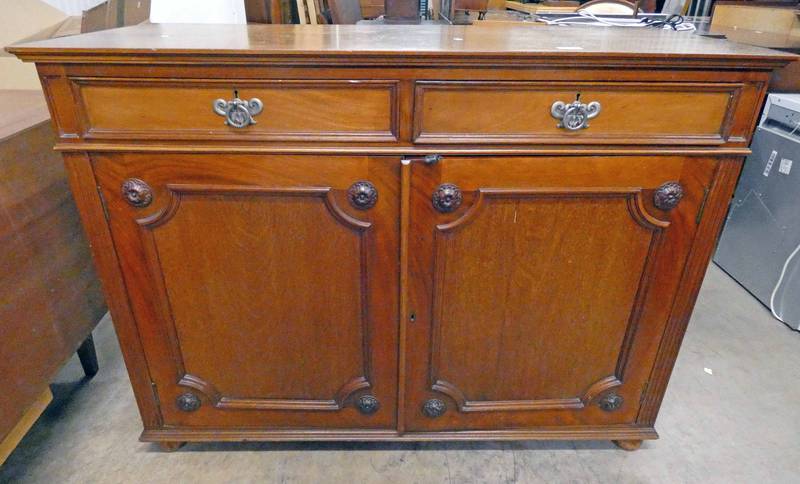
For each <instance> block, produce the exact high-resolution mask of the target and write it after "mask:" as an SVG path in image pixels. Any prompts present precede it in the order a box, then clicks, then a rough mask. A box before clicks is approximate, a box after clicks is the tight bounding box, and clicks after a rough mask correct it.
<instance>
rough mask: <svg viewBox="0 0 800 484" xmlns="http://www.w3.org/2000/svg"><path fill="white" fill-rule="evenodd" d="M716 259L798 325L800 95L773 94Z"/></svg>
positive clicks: (774, 310) (780, 316)
mask: <svg viewBox="0 0 800 484" xmlns="http://www.w3.org/2000/svg"><path fill="white" fill-rule="evenodd" d="M751 149H752V151H753V152H752V154H751V155H750V156H748V157H747V160H746V161H745V164H744V169H743V171H742V176H741V178H740V180H739V185H738V187H737V188H736V193H735V195H734V201H733V205H732V206H731V209H730V212H729V213H728V220H727V222H726V224H725V229H724V230H723V232H722V237H721V238H720V242H719V245H718V247H717V252H716V255H715V256H714V262H716V264H717V265H718V266H720V267H721V268H722V269H723V270H724V271H725V272H727V273H728V274H730V275H731V276H732V277H733V278H734V279H736V280H737V281H738V282H739V284H741V285H742V286H744V288H745V289H747V290H748V291H749V292H750V293H752V294H753V295H754V296H755V297H756V298H758V300H759V301H761V302H762V303H763V304H764V305H766V306H767V307H768V308H769V309H770V310H771V311H772V314H773V315H774V316H775V317H776V318H778V319H779V320H781V321H783V322H784V323H786V324H787V325H789V326H790V327H792V328H793V329H800V255H799V253H800V94H770V95H769V96H768V98H767V106H766V108H765V109H764V114H763V115H762V116H761V121H760V122H759V125H758V128H757V129H756V133H755V135H754V137H753V143H752V146H751Z"/></svg>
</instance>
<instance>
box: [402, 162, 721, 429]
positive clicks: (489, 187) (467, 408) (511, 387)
mask: <svg viewBox="0 0 800 484" xmlns="http://www.w3.org/2000/svg"><path fill="white" fill-rule="evenodd" d="M716 164H717V163H716V161H715V160H713V159H706V158H680V157H666V156H665V157H588V156H587V157H551V158H545V157H541V158H532V157H529V158H524V157H503V158H466V157H464V158H459V157H445V158H444V159H443V161H441V162H440V163H439V164H436V165H432V166H423V165H415V166H413V168H411V170H412V172H411V182H410V185H411V187H410V190H409V192H410V196H411V200H410V222H409V224H410V228H409V234H410V237H409V247H408V254H409V257H408V260H409V277H408V280H409V283H408V287H409V296H408V316H409V317H408V319H407V322H406V323H404V324H405V325H406V334H407V337H406V341H405V347H406V348H407V358H406V364H405V370H404V373H405V381H406V393H407V395H408V396H407V398H406V402H405V412H404V413H405V415H406V417H405V418H406V422H407V429H408V430H411V431H431V430H463V429H514V428H533V427H547V426H559V427H565V426H576V427H582V426H583V427H586V426H595V427H600V426H608V425H631V424H635V423H636V421H637V413H638V411H639V404H640V400H641V397H642V392H643V390H644V388H645V386H646V382H647V379H648V375H649V374H650V371H651V369H652V367H653V362H654V357H655V354H656V351H657V349H658V345H659V342H660V339H661V335H662V333H663V332H664V327H665V324H666V321H667V319H668V316H669V312H670V307H671V305H672V300H673V296H674V294H675V292H676V289H677V286H678V282H679V279H680V276H681V273H682V270H683V266H684V261H685V259H686V257H687V255H688V252H689V248H690V242H691V241H692V239H693V237H694V233H695V227H696V218H697V216H698V211H699V209H700V207H701V204H702V198H703V194H704V187H705V186H708V184H709V183H710V181H711V179H712V177H713V174H714V170H715V167H716ZM669 182H678V183H679V184H680V187H681V188H682V190H683V197H682V198H681V199H680V200H679V203H677V205H676V206H674V207H672V208H671V205H672V203H673V202H675V201H677V200H678V199H679V196H678V192H679V191H680V189H679V188H678V186H677V185H676V184H671V183H669ZM659 188H660V189H659ZM657 205H658V206H657ZM659 207H660V208H659Z"/></svg>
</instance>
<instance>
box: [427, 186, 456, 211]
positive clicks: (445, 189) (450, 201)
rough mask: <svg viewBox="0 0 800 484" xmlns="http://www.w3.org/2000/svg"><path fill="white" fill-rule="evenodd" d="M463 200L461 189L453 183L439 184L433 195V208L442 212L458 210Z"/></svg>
mask: <svg viewBox="0 0 800 484" xmlns="http://www.w3.org/2000/svg"><path fill="white" fill-rule="evenodd" d="M462 200H463V197H462V195H461V189H460V188H458V187H457V186H456V185H453V184H452V183H444V184H442V185H439V188H437V189H436V191H435V192H433V197H432V201H433V208H435V209H436V210H438V211H440V212H442V213H448V212H452V211H454V210H456V209H457V208H458V207H460V206H461V202H462Z"/></svg>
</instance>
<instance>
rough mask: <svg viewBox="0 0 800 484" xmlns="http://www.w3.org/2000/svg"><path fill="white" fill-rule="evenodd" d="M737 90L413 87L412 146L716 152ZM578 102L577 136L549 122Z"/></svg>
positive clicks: (626, 85)
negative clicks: (699, 148) (708, 148)
mask: <svg viewBox="0 0 800 484" xmlns="http://www.w3.org/2000/svg"><path fill="white" fill-rule="evenodd" d="M744 87H745V86H744V84H740V83H670V82H664V83H647V84H645V83H635V82H603V83H597V82H547V83H544V82H527V81H497V82H487V81H467V82H465V81H418V82H417V83H416V87H415V94H414V103H415V106H414V108H415V109H414V126H413V138H414V142H415V143H444V144H498V143H500V144H503V143H513V144H526V143H531V144H546V143H557V144H567V143H568V144H575V143H591V144H637V145H644V144H663V145H676V144H680V145H720V144H723V143H725V142H726V141H727V140H728V138H729V137H730V134H731V127H732V122H733V115H734V112H735V109H736V105H737V103H738V100H739V97H740V95H741V91H742V89H743V88H744ZM583 102H585V103H588V104H587V105H586V106H587V107H588V106H591V107H593V108H594V109H595V110H596V111H595V110H593V111H592V112H591V113H588V114H587V115H586V116H588V117H587V119H585V120H584V122H583V123H580V129H566V128H565V127H564V124H563V123H564V120H563V119H556V118H557V117H556V112H555V111H554V106H556V105H560V104H559V103H561V104H563V105H564V106H565V109H566V108H567V107H569V106H572V105H574V104H575V103H578V104H580V103H583ZM600 106H602V113H599V111H600ZM565 114H566V113H562V115H565ZM589 114H591V116H589ZM598 114H599V115H598ZM589 118H591V123H588V119H589ZM584 124H585V125H586V126H584ZM588 124H591V126H589V125H588Z"/></svg>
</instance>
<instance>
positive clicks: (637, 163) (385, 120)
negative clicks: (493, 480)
mask: <svg viewBox="0 0 800 484" xmlns="http://www.w3.org/2000/svg"><path fill="white" fill-rule="evenodd" d="M11 50H12V52H14V53H15V54H17V55H18V56H20V57H21V58H23V59H24V60H27V61H35V62H37V64H38V69H39V73H40V76H41V79H42V83H43V85H44V88H45V90H46V92H47V94H48V97H49V100H50V104H51V108H52V111H53V113H54V118H55V124H56V127H57V131H58V133H59V139H58V142H57V144H56V147H57V149H58V150H59V151H61V152H62V153H63V155H64V158H65V160H66V163H67V166H68V169H69V173H70V179H71V182H72V186H73V189H74V190H75V193H76V196H77V200H78V206H79V208H80V211H81V215H82V218H83V221H84V224H85V225H86V228H87V230H88V232H89V234H90V237H91V240H92V247H93V249H94V255H95V257H96V261H97V265H98V266H99V268H100V272H101V275H102V278H103V280H104V283H105V284H104V286H105V289H106V293H107V296H108V299H109V301H110V305H111V310H112V315H113V317H114V322H115V324H116V327H117V331H118V335H119V338H120V341H121V344H122V348H123V352H124V356H125V359H126V362H127V365H128V368H129V372H130V376H131V381H132V383H133V387H134V390H135V394H136V398H137V401H138V404H139V409H140V411H141V415H142V419H143V421H144V426H145V430H144V433H143V434H142V439H143V440H145V441H158V442H162V443H164V445H165V447H167V448H171V447H174V446H175V445H177V444H178V443H180V442H183V441H213V440H302V439H329V440H330V439H335V440H446V439H455V440H464V439H614V440H617V441H619V442H620V445H622V446H624V447H625V448H635V447H636V446H637V445H638V444H639V443H640V441H641V440H642V439H653V438H656V437H657V434H656V431H655V429H654V423H655V420H656V414H657V413H658V409H659V406H660V405H661V401H662V398H663V396H664V392H665V389H666V386H667V380H668V378H669V375H670V372H671V370H672V367H673V364H674V363H675V358H676V356H677V354H678V347H679V345H680V342H681V338H682V337H683V334H684V330H685V328H686V324H687V322H688V320H689V316H690V314H691V311H692V307H693V305H694V302H695V298H696V297H697V293H698V290H699V288H700V283H701V281H702V278H703V274H704V271H705V268H706V265H707V263H708V261H709V257H710V254H711V251H712V248H713V246H714V240H715V238H716V236H717V233H718V231H719V229H720V225H721V223H722V220H723V218H724V215H725V212H726V207H727V206H728V203H729V200H730V198H731V194H732V192H733V188H734V185H735V182H736V178H737V175H738V173H739V168H740V165H741V163H742V159H743V157H744V156H745V155H746V154H747V153H748V148H747V146H748V141H749V139H750V135H751V132H752V130H753V125H754V121H755V119H756V115H757V113H758V111H759V108H760V106H761V102H762V100H763V97H764V93H765V86H766V84H767V82H768V80H769V76H770V72H771V71H772V69H774V68H775V67H778V66H781V65H783V64H785V63H786V62H787V61H788V60H790V58H791V57H790V56H789V55H787V54H782V53H776V52H773V51H769V50H765V49H760V48H756V47H745V46H737V45H735V44H731V43H727V42H725V41H720V40H713V39H705V38H701V37H697V36H693V35H688V34H679V33H674V32H670V31H643V30H638V29H637V30H635V31H630V30H615V29H571V28H557V29H551V28H547V27H543V28H536V29H531V28H527V27H525V26H510V27H508V28H505V29H496V28H479V27H452V26H431V25H426V26H414V27H411V26H397V27H394V26H335V27H332V26H309V27H304V28H298V27H296V26H294V27H293V26H249V27H246V26H169V25H161V26H159V25H145V26H137V27H134V28H127V29H122V30H117V31H108V32H100V33H96V34H90V35H86V36H79V37H71V38H65V39H59V40H53V41H46V42H40V43H35V44H28V45H25V46H19V47H15V48H13V49H11Z"/></svg>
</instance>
